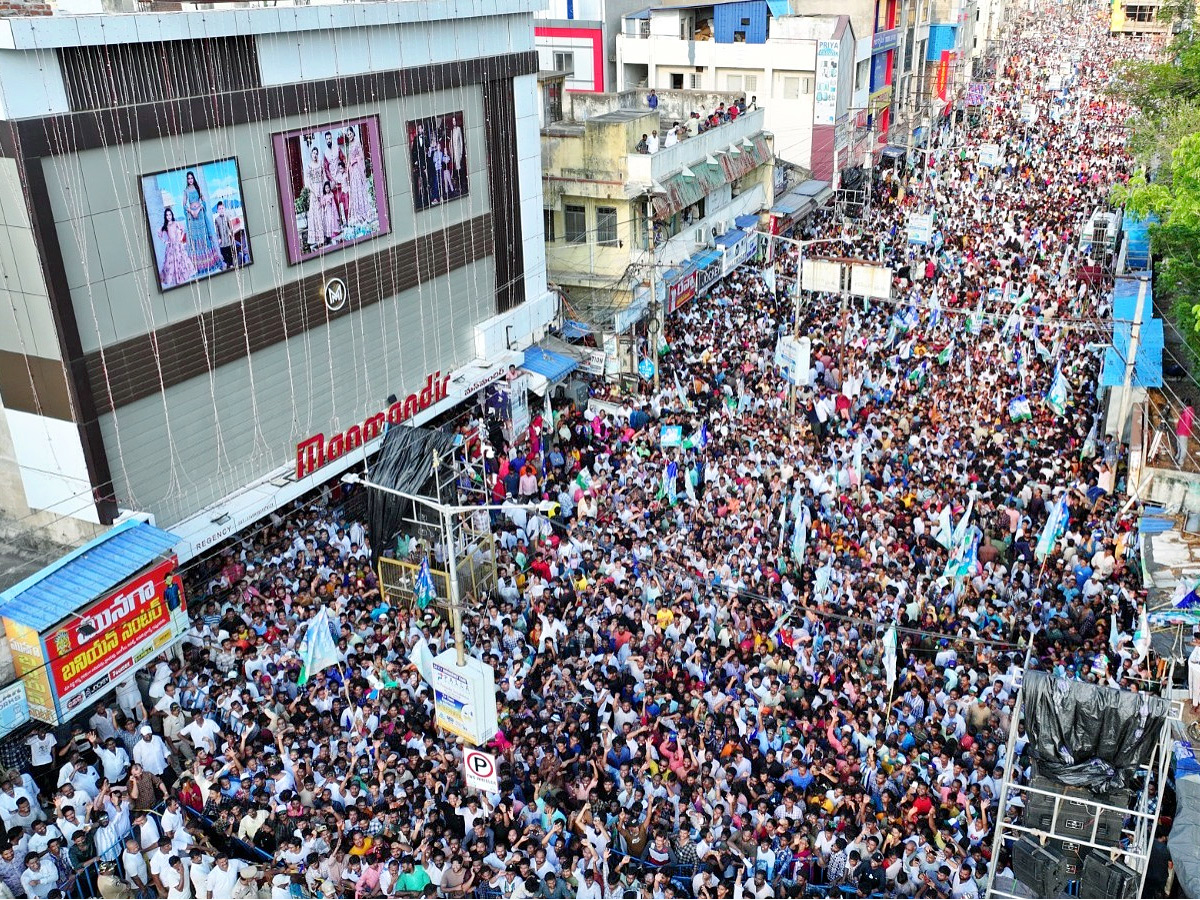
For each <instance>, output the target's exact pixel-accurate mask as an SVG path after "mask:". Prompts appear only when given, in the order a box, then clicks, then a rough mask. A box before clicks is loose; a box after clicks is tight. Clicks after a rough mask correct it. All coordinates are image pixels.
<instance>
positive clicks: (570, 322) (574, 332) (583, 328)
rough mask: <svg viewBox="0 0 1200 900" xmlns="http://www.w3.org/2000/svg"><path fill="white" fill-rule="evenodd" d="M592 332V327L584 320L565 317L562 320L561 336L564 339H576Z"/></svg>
mask: <svg viewBox="0 0 1200 900" xmlns="http://www.w3.org/2000/svg"><path fill="white" fill-rule="evenodd" d="M591 333H592V329H591V328H590V327H589V326H588V325H587V324H585V323H584V322H576V321H575V320H574V319H567V321H565V322H563V327H562V336H563V340H564V341H578V340H581V339H582V338H585V337H587V336H588V335H589V334H591Z"/></svg>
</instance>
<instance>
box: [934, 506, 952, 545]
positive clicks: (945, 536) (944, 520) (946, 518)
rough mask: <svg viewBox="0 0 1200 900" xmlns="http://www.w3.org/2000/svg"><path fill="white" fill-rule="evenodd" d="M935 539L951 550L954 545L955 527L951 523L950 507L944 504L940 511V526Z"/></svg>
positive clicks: (935, 532)
mask: <svg viewBox="0 0 1200 900" xmlns="http://www.w3.org/2000/svg"><path fill="white" fill-rule="evenodd" d="M933 539H934V540H935V541H937V542H938V543H939V544H941V545H942V546H943V547H945V548H946V549H947V550H949V549H950V548H951V547H952V546H953V545H954V527H953V526H952V525H951V524H950V507H949V506H943V507H942V511H941V512H940V513H938V527H937V530H936V531H934V533H933Z"/></svg>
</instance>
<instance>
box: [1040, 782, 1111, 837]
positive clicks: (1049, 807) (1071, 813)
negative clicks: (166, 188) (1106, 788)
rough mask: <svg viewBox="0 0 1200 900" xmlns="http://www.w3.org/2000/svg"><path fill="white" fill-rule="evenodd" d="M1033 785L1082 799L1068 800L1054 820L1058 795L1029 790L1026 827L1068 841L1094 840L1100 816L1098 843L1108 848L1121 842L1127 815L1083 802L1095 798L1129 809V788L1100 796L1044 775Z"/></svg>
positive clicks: (1060, 807)
mask: <svg viewBox="0 0 1200 900" xmlns="http://www.w3.org/2000/svg"><path fill="white" fill-rule="evenodd" d="M1030 786H1031V787H1035V788H1037V789H1039V790H1043V791H1053V792H1054V793H1056V794H1062V795H1064V796H1065V797H1070V798H1079V799H1078V800H1076V799H1064V800H1063V801H1062V802H1061V803H1060V804H1059V806H1058V818H1057V819H1056V820H1054V821H1052V819H1054V798H1053V797H1047V796H1045V795H1043V794H1035V793H1033V792H1030V793H1027V794H1026V795H1025V816H1024V819H1025V827H1026V828H1037V829H1039V830H1041V831H1045V832H1047V833H1048V834H1053V835H1055V836H1056V837H1061V838H1067V839H1068V840H1071V839H1074V840H1085V841H1088V840H1091V839H1092V822H1093V821H1094V820H1095V819H1096V818H1097V817H1099V819H1100V824H1099V825H1098V826H1097V827H1096V843H1097V844H1102V845H1103V846H1105V847H1115V846H1116V845H1117V844H1118V843H1119V842H1120V840H1121V825H1122V823H1123V822H1124V821H1125V816H1124V815H1123V814H1121V813H1119V812H1115V811H1114V810H1109V809H1097V808H1096V807H1092V806H1087V805H1086V804H1085V803H1083V802H1082V801H1084V800H1093V801H1095V802H1098V803H1106V804H1108V805H1109V806H1117V807H1120V808H1121V809H1128V808H1129V791H1125V790H1122V791H1113V792H1112V793H1111V794H1106V795H1104V796H1103V797H1096V796H1094V795H1093V794H1091V793H1090V792H1088V791H1087V790H1086V789H1084V788H1077V787H1071V786H1070V785H1066V784H1063V783H1062V782H1060V781H1053V780H1051V779H1049V778H1046V777H1044V776H1041V775H1037V776H1034V779H1033V781H1032V782H1031V785H1030Z"/></svg>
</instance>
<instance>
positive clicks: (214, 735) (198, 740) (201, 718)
mask: <svg viewBox="0 0 1200 900" xmlns="http://www.w3.org/2000/svg"><path fill="white" fill-rule="evenodd" d="M179 733H180V734H182V735H183V736H184V737H186V738H187V739H188V740H190V741H191V742H192V746H193V747H195V748H196V749H197V750H199V749H200V748H202V747H203V748H204V749H206V750H207V751H208V752H209V753H211V754H213V755H216V752H217V748H218V747H220V746H221V744H220V741H221V739H222V738H223V735H222V734H221V726H220V725H218V724H217V723H216V722H214V721H213V720H212V719H209V718H206V717H205V715H204V713H202V712H200V711H199V710H197V711H196V712H195V713H193V714H192V721H191V724H189V725H187V726H186V727H184V728H181V729H180V730H179Z"/></svg>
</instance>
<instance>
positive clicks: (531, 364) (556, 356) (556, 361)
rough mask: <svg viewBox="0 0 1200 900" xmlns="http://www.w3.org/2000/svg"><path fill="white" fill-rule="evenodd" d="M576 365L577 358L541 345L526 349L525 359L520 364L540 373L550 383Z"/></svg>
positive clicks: (526, 368)
mask: <svg viewBox="0 0 1200 900" xmlns="http://www.w3.org/2000/svg"><path fill="white" fill-rule="evenodd" d="M578 366H579V362H578V361H577V360H574V359H571V358H570V357H569V356H563V355H562V354H561V353H555V352H554V351H553V350H546V349H543V348H542V347H530V348H529V349H528V350H526V351H525V361H524V362H523V363H522V364H521V368H523V369H525V370H527V371H529V372H533V373H535V374H537V375H541V376H542V377H543V378H545V379H546V380H547V381H548V382H550V383H551V384H553V383H554V382H556V381H559V380H561V379H563V378H565V377H566V376H567V375H569V374H570V373H571V372H573V371H574V370H575V369H576V368H577V367H578Z"/></svg>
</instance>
